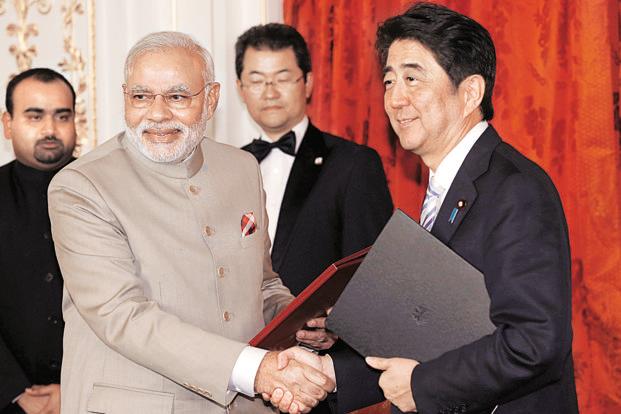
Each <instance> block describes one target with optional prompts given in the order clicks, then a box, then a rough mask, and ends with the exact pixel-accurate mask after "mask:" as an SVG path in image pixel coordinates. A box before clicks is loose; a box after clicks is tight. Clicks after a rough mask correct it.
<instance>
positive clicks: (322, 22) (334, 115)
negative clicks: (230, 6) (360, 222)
mask: <svg viewBox="0 0 621 414" xmlns="http://www.w3.org/2000/svg"><path fill="white" fill-rule="evenodd" d="M439 3H442V4H445V5H447V6H449V7H451V8H453V9H455V10H458V11H460V12H462V13H465V14H467V15H469V16H471V17H473V18H474V19H476V20H478V21H479V22H480V23H481V24H483V25H484V26H485V27H486V28H487V29H488V30H489V31H490V33H491V35H492V38H493V39H494V43H495V44H496V48H497V57H498V68H497V81H496V87H495V91H494V107H495V110H496V115H495V117H494V119H493V121H492V123H493V124H494V126H495V127H496V129H497V130H498V131H499V133H500V134H501V136H503V137H504V139H505V140H507V141H508V142H509V143H511V144H512V145H513V146H515V147H516V148H518V149H519V150H520V151H521V152H522V153H524V154H525V155H526V156H528V157H529V158H531V159H532V160H534V161H535V162H537V163H538V164H539V165H541V166H542V167H543V168H544V169H545V170H546V171H547V172H548V174H549V175H550V176H551V177H552V180H553V181H554V183H555V184H556V186H557V188H558V190H559V193H560V195H561V199H562V200H563V206H564V208H565V213H566V215H567V221H568V226H569V232H570V239H571V246H572V265H573V292H574V303H573V306H574V320H573V323H574V361H575V365H576V381H577V388H578V398H579V404H580V411H581V412H584V413H595V414H597V413H602V414H603V413H611V412H621V276H620V272H621V270H620V269H621V185H620V184H621V152H620V138H619V137H620V134H619V129H620V127H621V117H620V116H619V92H620V91H619V78H620V73H621V71H620V65H619V62H620V59H619V56H620V55H621V53H620V52H621V48H620V47H619V46H620V43H619V11H620V9H621V6H620V5H621V3H620V1H619V0H592V1H589V2H576V1H572V0H561V1H558V2H547V1H535V0H525V1H521V2H513V1H510V0H502V1H495V2H493V7H492V6H491V4H492V3H491V2H489V1H487V0H452V1H451V0H448V1H439ZM410 4H411V2H410V1H402V0H384V1H382V2H367V1H363V2H360V1H353V0H350V1H347V0H341V1H339V0H324V1H313V0H284V16H285V22H286V23H288V24H291V25H293V26H295V27H296V28H297V29H298V30H299V31H300V33H302V35H303V36H304V37H305V39H306V40H307V42H308V44H309V48H310V50H311V55H312V59H313V68H314V70H313V74H314V81H315V88H314V92H313V97H312V102H311V105H310V108H309V114H310V116H311V119H312V120H313V122H314V123H315V124H317V125H318V126H319V127H320V128H321V129H324V130H327V131H329V132H332V133H334V134H337V135H340V136H343V137H345V138H347V139H350V140H352V141H355V142H358V143H363V144H366V145H369V146H370V147H373V148H374V149H376V150H377V151H378V153H379V154H380V156H381V157H382V160H383V162H384V168H385V170H386V174H387V177H388V181H389V186H390V190H391V193H392V196H393V199H394V202H395V205H396V206H397V207H399V208H401V209H403V210H405V211H406V212H407V213H408V214H410V215H411V216H413V217H415V218H418V215H419V209H420V203H421V201H422V197H423V196H424V191H425V187H426V177H427V174H428V171H427V169H426V167H424V165H422V163H421V161H420V160H419V158H418V157H416V156H414V155H412V154H411V153H407V152H405V151H403V150H402V149H401V148H400V146H399V144H398V141H397V140H396V138H395V136H394V134H393V133H392V131H391V129H390V125H389V123H388V121H387V118H386V115H385V113H384V109H383V86H382V82H381V74H380V68H379V64H378V61H377V58H376V55H375V51H374V48H373V45H374V42H375V31H376V29H377V25H378V23H380V22H382V21H383V20H385V19H386V18H387V17H390V16H392V15H395V14H398V13H400V12H402V11H404V10H405V9H406V8H407V7H408V6H409V5H410ZM615 126H617V129H615ZM386 409H387V405H384V406H382V408H381V409H380V410H376V412H380V411H381V412H386Z"/></svg>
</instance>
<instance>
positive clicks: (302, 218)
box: [235, 23, 393, 348]
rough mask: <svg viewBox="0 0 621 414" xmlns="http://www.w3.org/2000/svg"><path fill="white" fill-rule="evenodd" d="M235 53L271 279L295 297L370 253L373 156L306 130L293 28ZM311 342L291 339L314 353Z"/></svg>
mask: <svg viewBox="0 0 621 414" xmlns="http://www.w3.org/2000/svg"><path fill="white" fill-rule="evenodd" d="M235 51H236V71H237V77H238V80H237V86H238V91H239V94H240V96H241V98H242V99H243V101H244V102H245V103H246V105H247V108H248V112H249V113H250V115H251V116H252V118H253V119H254V121H255V122H256V123H257V124H258V125H259V127H260V128H261V131H262V132H261V138H260V139H255V140H254V141H253V142H252V143H250V144H249V145H246V146H245V147H243V149H245V150H247V151H250V152H252V153H253V154H254V155H255V156H256V157H257V159H258V160H259V162H260V166H261V173H262V176H263V181H264V186H265V191H266V195H267V200H266V202H267V210H268V216H269V220H270V223H269V229H268V230H269V233H270V237H271V239H272V241H273V248H272V252H271V255H272V262H273V266H274V270H276V272H278V274H279V275H280V277H281V279H282V280H283V282H284V284H285V285H286V286H287V287H288V288H289V289H290V290H291V292H292V293H293V294H294V295H297V294H299V293H300V292H301V291H302V290H303V289H304V288H306V286H308V285H309V284H310V282H312V281H313V279H314V278H315V277H317V276H318V275H319V274H320V273H321V272H322V271H323V270H324V269H325V268H326V267H327V266H328V265H330V264H331V263H333V262H335V261H336V260H338V259H340V258H342V257H344V256H347V255H349V254H351V253H354V252H356V251H357V250H360V249H362V248H364V247H367V246H369V245H371V244H373V242H374V241H375V239H376V237H377V235H378V234H379V232H380V231H381V229H382V228H383V226H384V224H385V223H386V221H387V220H388V219H389V218H390V215H391V213H392V209H393V206H392V200H391V198H390V193H389V192H388V188H387V185H386V177H385V175H384V170H383V168H382V164H381V160H380V158H379V156H378V154H377V153H376V152H375V151H374V150H372V149H370V148H368V147H366V146H362V145H357V144H355V143H352V142H350V141H346V140H344V139H342V138H339V137H335V136H333V135H330V134H328V133H325V132H322V131H320V130H319V129H317V128H316V127H315V126H314V125H313V124H312V123H311V122H310V121H309V119H308V117H307V115H306V104H307V100H308V99H309V98H310V96H311V92H312V87H313V74H312V71H311V59H310V55H309V53H308V48H307V46H306V42H305V41H304V39H303V38H302V36H301V35H300V34H299V33H298V32H297V31H296V30H295V29H294V28H293V27H291V26H287V25H284V24H278V23H270V24H266V25H260V26H255V27H252V28H251V29H249V30H248V31H246V32H245V33H243V34H242V35H241V36H240V37H239V38H238V40H237V43H236V45H235ZM314 335H315V332H311V331H303V332H300V334H299V339H305V340H307V341H310V343H311V344H314V345H316V346H317V347H320V348H321V347H322V344H321V343H318V342H313V341H315V340H316V339H317V337H315V336H314Z"/></svg>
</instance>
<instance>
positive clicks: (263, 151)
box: [246, 131, 295, 162]
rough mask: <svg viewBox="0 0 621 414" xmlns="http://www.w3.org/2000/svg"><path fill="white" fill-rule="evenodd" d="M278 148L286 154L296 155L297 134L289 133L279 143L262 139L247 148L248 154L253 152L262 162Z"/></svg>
mask: <svg viewBox="0 0 621 414" xmlns="http://www.w3.org/2000/svg"><path fill="white" fill-rule="evenodd" d="M274 148H278V149H279V150H281V151H282V152H284V153H285V154H289V155H292V156H293V155H295V133H294V132H293V131H289V132H287V133H286V134H285V135H283V136H282V137H280V138H279V139H278V141H274V142H268V141H263V140H262V139H253V140H252V142H251V143H250V145H249V146H248V147H247V148H246V150H248V152H251V153H252V155H254V156H255V157H256V159H257V161H259V162H261V161H263V159H264V158H265V157H267V156H268V155H269V153H270V152H271V151H272V149H274Z"/></svg>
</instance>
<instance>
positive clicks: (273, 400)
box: [268, 388, 285, 407]
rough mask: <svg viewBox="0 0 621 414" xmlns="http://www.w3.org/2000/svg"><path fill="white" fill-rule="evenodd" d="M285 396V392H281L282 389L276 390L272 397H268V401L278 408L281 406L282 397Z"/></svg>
mask: <svg viewBox="0 0 621 414" xmlns="http://www.w3.org/2000/svg"><path fill="white" fill-rule="evenodd" d="M284 395H285V392H284V391H283V390H281V389H280V388H276V389H274V391H273V392H272V395H271V396H269V397H268V400H269V402H270V403H272V405H273V406H275V407H278V404H280V400H282V397H283V396H284Z"/></svg>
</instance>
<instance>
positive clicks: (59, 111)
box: [24, 107, 73, 115]
mask: <svg viewBox="0 0 621 414" xmlns="http://www.w3.org/2000/svg"><path fill="white" fill-rule="evenodd" d="M24 113H25V114H27V113H35V114H44V113H45V110H44V109H42V108H36V107H31V108H26V110H25V111H24ZM53 113H54V114H55V115H58V114H66V113H69V114H71V113H73V110H72V109H71V108H58V109H55V110H54V112H53Z"/></svg>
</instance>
